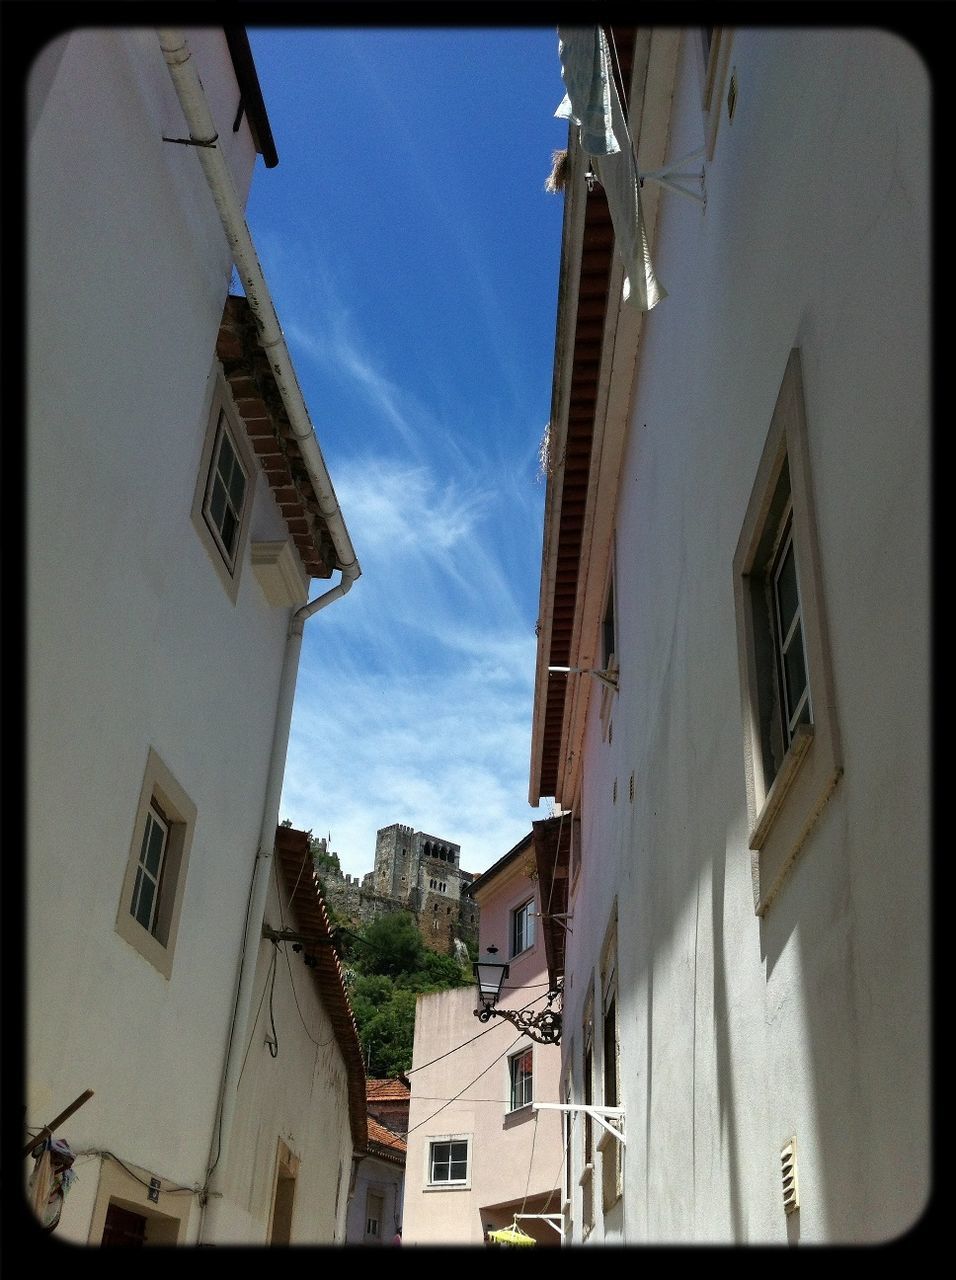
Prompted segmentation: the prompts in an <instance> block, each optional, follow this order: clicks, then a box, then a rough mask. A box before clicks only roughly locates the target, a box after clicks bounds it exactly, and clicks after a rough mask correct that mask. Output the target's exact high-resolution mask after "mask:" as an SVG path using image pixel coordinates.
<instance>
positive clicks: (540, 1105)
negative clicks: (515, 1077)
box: [531, 1102, 627, 1147]
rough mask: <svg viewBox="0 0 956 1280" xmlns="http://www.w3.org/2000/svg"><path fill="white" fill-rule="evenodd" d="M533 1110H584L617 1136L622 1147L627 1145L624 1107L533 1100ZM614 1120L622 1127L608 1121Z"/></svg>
mask: <svg viewBox="0 0 956 1280" xmlns="http://www.w3.org/2000/svg"><path fill="white" fill-rule="evenodd" d="M531 1110H532V1112H534V1111H545V1110H547V1111H569V1112H571V1114H572V1115H573V1114H574V1113H575V1112H576V1111H583V1112H584V1114H585V1115H587V1116H590V1117H591V1119H592V1120H596V1121H597V1122H598V1124H599V1125H600V1126H601V1128H602V1129H606V1130H607V1131H608V1133H609V1134H611V1136H612V1137H614V1138H617V1140H618V1142H619V1143H620V1144H621V1146H622V1147H626V1146H627V1140H626V1139H625V1137H624V1108H623V1107H595V1106H589V1105H588V1104H586V1103H584V1102H532V1104H531ZM609 1120H611V1121H614V1122H616V1123H617V1124H619V1125H620V1128H613V1127H612V1126H611V1125H610V1124H608V1121H609Z"/></svg>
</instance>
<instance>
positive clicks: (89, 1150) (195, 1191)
mask: <svg viewBox="0 0 956 1280" xmlns="http://www.w3.org/2000/svg"><path fill="white" fill-rule="evenodd" d="M75 1154H76V1156H77V1157H79V1156H100V1157H101V1158H102V1157H103V1156H107V1157H108V1158H109V1159H110V1160H115V1161H116V1163H117V1164H118V1165H120V1166H121V1167H122V1168H123V1169H125V1170H126V1172H127V1173H128V1174H129V1176H130V1177H131V1178H133V1179H134V1180H135V1181H136V1182H138V1183H139V1184H140V1186H142V1187H145V1188H146V1189H147V1190H148V1191H151V1190H153V1189H154V1188H153V1187H152V1184H151V1183H149V1182H145V1181H144V1180H143V1179H142V1178H141V1177H140V1176H139V1174H138V1173H134V1172H133V1170H132V1169H131V1168H130V1167H129V1165H128V1164H127V1163H126V1162H125V1161H124V1160H121V1159H120V1158H119V1156H118V1155H116V1154H115V1152H113V1151H107V1150H105V1149H101V1148H98V1147H86V1148H84V1150H82V1151H77V1152H76V1153H75ZM158 1181H159V1182H160V1183H162V1182H165V1181H166V1179H165V1178H160V1179H158ZM159 1189H160V1191H161V1192H162V1193H163V1195H169V1196H176V1195H184V1194H185V1193H187V1192H188V1193H189V1195H192V1196H198V1195H200V1194H201V1192H202V1190H203V1188H202V1187H186V1186H179V1185H176V1186H172V1187H163V1186H160V1188H159Z"/></svg>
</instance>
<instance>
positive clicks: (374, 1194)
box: [363, 1187, 385, 1244]
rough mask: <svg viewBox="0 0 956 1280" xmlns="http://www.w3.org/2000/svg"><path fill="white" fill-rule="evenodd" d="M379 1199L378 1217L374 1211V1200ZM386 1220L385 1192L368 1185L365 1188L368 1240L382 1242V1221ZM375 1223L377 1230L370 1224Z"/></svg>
mask: <svg viewBox="0 0 956 1280" xmlns="http://www.w3.org/2000/svg"><path fill="white" fill-rule="evenodd" d="M373 1199H374V1200H377V1201H378V1206H379V1211H378V1217H375V1216H374V1214H373V1213H372V1209H373V1207H374V1206H373V1205H372V1200H373ZM384 1221H385V1192H384V1191H383V1190H381V1189H380V1188H377V1187H367V1188H366V1190H365V1234H364V1237H363V1238H364V1239H365V1240H366V1241H373V1242H375V1243H377V1244H381V1243H382V1231H381V1228H382V1223H383V1222H384ZM371 1223H374V1224H375V1230H370V1224H371Z"/></svg>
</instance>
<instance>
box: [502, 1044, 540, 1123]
mask: <svg viewBox="0 0 956 1280" xmlns="http://www.w3.org/2000/svg"><path fill="white" fill-rule="evenodd" d="M525 1058H527V1059H528V1060H529V1069H528V1071H527V1073H525V1072H522V1074H521V1076H520V1078H519V1076H518V1074H517V1073H518V1068H519V1064H520V1063H521V1062H523V1061H524V1059H525ZM525 1095H527V1096H525ZM508 1097H509V1103H510V1105H509V1107H508V1110H509V1113H510V1112H512V1111H521V1110H522V1108H524V1107H530V1106H531V1103H532V1101H533V1100H534V1050H533V1049H532V1047H531V1045H525V1046H524V1048H522V1049H519V1050H518V1051H517V1053H513V1054H511V1056H510V1057H509V1058H508Z"/></svg>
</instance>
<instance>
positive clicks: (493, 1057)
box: [404, 833, 564, 1245]
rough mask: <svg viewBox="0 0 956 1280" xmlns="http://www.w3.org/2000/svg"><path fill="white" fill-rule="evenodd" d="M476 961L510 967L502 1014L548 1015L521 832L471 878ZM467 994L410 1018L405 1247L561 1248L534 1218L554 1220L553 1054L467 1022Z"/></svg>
mask: <svg viewBox="0 0 956 1280" xmlns="http://www.w3.org/2000/svg"><path fill="white" fill-rule="evenodd" d="M472 892H473V894H474V897H475V899H476V901H477V902H478V904H479V906H480V908H481V932H480V939H479V949H480V954H481V956H482V958H484V957H485V955H486V954H487V949H488V948H489V947H496V948H497V952H496V953H495V956H494V958H495V959H496V960H498V961H501V962H505V963H507V965H508V977H507V978H506V979H505V982H504V987H503V990H502V994H501V999H500V1001H499V1005H500V1007H502V1008H507V1009H521V1008H524V1007H526V1006H530V1007H531V1008H532V1009H533V1010H534V1011H536V1012H537V1011H540V1010H543V1009H545V1008H547V1004H546V996H547V991H548V972H547V963H546V958H545V950H544V938H543V930H542V928H541V921H540V919H539V913H540V912H541V911H542V910H546V909H547V904H545V906H544V907H542V904H541V901H540V895H539V889H538V879H537V872H536V870H535V860H534V848H533V842H532V836H531V834H530V833H529V834H528V835H527V836H526V837H525V838H524V839H523V840H521V841H520V842H519V843H518V844H517V845H515V847H514V848H513V849H511V850H510V851H509V852H508V853H506V854H505V856H504V857H503V858H500V859H499V860H498V862H496V863H495V864H494V866H492V867H491V868H490V869H489V870H488V871H486V872H484V873H483V874H482V875H481V876H479V877H478V878H477V880H475V882H474V884H473V886H472ZM477 1006H478V997H477V992H476V988H475V987H473V986H470V987H459V988H457V989H453V990H450V991H440V992H436V993H434V994H430V995H423V996H420V997H419V999H418V1005H417V1008H416V1013H415V1046H414V1054H413V1059H412V1069H411V1072H410V1073H409V1075H410V1079H411V1083H412V1099H411V1107H410V1111H409V1127H408V1161H407V1166H406V1179H405V1210H404V1218H405V1231H404V1240H405V1243H406V1244H408V1245H412V1244H433V1245H438V1244H443V1245H462V1244H476V1245H480V1244H482V1242H483V1240H484V1237H485V1233H486V1231H488V1230H496V1229H498V1228H500V1227H507V1226H511V1224H512V1223H513V1222H514V1221H515V1218H516V1216H517V1215H520V1216H518V1225H519V1226H520V1227H521V1228H522V1229H523V1230H524V1231H526V1232H527V1233H528V1234H529V1235H531V1236H533V1237H534V1238H535V1239H536V1240H537V1241H538V1242H539V1243H540V1244H542V1245H557V1244H559V1243H560V1234H559V1229H558V1227H557V1226H556V1225H551V1223H550V1222H548V1221H547V1220H545V1218H543V1217H535V1216H532V1215H548V1214H550V1215H559V1214H560V1212H561V1179H562V1170H563V1163H564V1147H563V1139H562V1126H561V1119H560V1113H559V1112H557V1111H552V1110H544V1111H536V1110H535V1109H534V1107H533V1105H532V1104H533V1103H537V1102H557V1101H558V1077H559V1072H560V1062H561V1051H560V1047H559V1046H557V1045H544V1044H537V1043H535V1042H534V1041H533V1040H531V1039H530V1038H529V1037H528V1036H527V1035H523V1034H521V1033H520V1032H519V1031H518V1030H516V1028H515V1027H514V1026H513V1025H512V1024H511V1023H510V1022H507V1021H506V1020H505V1019H504V1018H500V1017H495V1018H492V1019H491V1021H490V1022H488V1023H486V1024H483V1023H481V1022H479V1021H478V1019H477V1018H476V1017H475V1016H474V1010H475V1008H476V1007H477Z"/></svg>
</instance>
